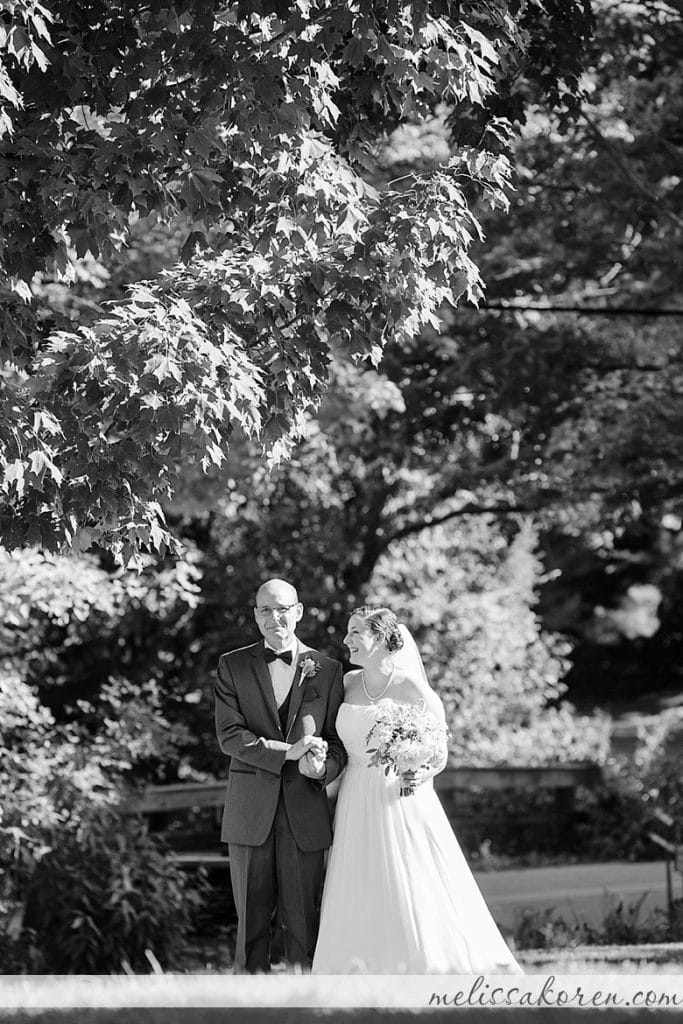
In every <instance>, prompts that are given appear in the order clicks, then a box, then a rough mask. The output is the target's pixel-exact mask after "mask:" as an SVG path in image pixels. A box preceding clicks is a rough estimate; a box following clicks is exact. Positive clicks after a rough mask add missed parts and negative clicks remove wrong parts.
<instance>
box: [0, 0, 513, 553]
mask: <svg viewBox="0 0 683 1024" xmlns="http://www.w3.org/2000/svg"><path fill="white" fill-rule="evenodd" d="M8 13H9V15H10V17H11V15H12V14H14V15H15V16H20V15H21V8H16V9H15V8H14V7H10V9H9V11H8ZM43 14H44V19H43V21H41V22H40V23H37V22H36V21H35V19H34V21H33V29H35V30H36V31H38V32H39V34H40V35H41V36H42V37H43V49H42V51H40V57H39V56H38V53H39V51H38V50H37V49H36V48H35V45H34V44H35V39H34V38H32V35H31V33H32V31H33V29H32V28H31V26H30V25H29V26H28V29H22V34H21V35H20V34H18V33H17V31H16V30H15V28H14V27H12V28H11V29H10V36H9V37H8V38H9V39H10V40H11V41H10V44H9V53H10V56H13V57H14V61H12V62H10V66H9V70H8V72H7V74H8V76H9V79H11V81H12V82H16V85H12V89H13V91H12V92H11V94H10V93H8V92H7V91H5V97H6V99H7V101H8V103H9V104H10V105H12V106H14V108H15V110H14V111H13V113H12V117H11V124H10V123H9V121H5V128H6V133H7V134H6V140H5V142H4V144H3V147H2V153H1V154H0V156H2V157H3V160H2V165H1V173H2V179H3V185H4V195H5V208H4V225H5V230H4V242H3V250H2V265H3V268H4V274H5V284H6V289H8V292H7V296H6V302H5V311H4V316H5V322H6V328H7V330H6V332H5V336H6V338H7V339H8V341H9V344H8V346H7V348H6V353H5V355H6V359H7V360H8V362H7V364H6V366H5V372H4V375H3V387H4V391H5V398H6V401H5V403H4V407H5V409H6V410H7V415H6V417H5V419H4V420H3V424H2V430H1V431H0V436H2V439H3V441H4V446H3V447H4V450H5V454H4V462H3V476H4V480H3V488H4V494H5V515H4V516H3V518H2V521H1V523H0V525H1V526H2V529H3V534H4V536H5V538H6V542H7V543H9V544H11V545H16V544H22V543H27V542H28V543H34V544H40V545H42V546H45V547H48V548H51V549H55V548H60V547H65V546H73V547H75V548H76V549H77V550H79V549H87V548H88V546H89V545H90V543H91V542H92V541H98V542H102V543H106V544H107V545H108V546H109V547H110V548H111V549H112V550H114V551H115V552H116V553H118V554H119V555H125V556H129V555H135V554H136V553H137V552H138V551H139V550H141V549H150V548H156V549H163V547H164V546H165V545H166V544H167V543H169V541H170V535H169V533H168V531H167V530H166V528H165V525H164V518H163V513H162V510H161V506H160V504H159V503H160V501H162V500H164V499H167V498H168V497H169V496H170V494H171V493H172V491H173V488H174V485H175V481H176V477H177V472H178V468H179V466H180V465H182V463H183V462H185V461H188V460H196V461H197V462H198V463H201V464H202V465H203V466H204V468H208V467H209V466H211V465H219V464H220V463H221V462H222V460H223V458H224V457H225V454H226V451H227V448H228V444H229V441H230V438H231V435H232V433H233V430H234V428H235V427H239V428H240V429H241V430H242V431H244V432H245V433H247V434H250V435H253V436H261V437H262V438H263V440H264V443H265V444H266V446H267V447H268V449H269V450H270V451H271V452H272V454H273V455H274V457H277V456H278V455H279V454H281V453H282V452H283V450H285V449H286V447H287V445H286V443H285V445H284V448H283V446H282V444H281V442H282V441H286V439H287V438H288V437H289V436H290V435H291V434H292V432H296V430H297V429H298V427H299V425H300V422H301V415H302V413H303V412H304V411H305V410H306V409H310V408H312V407H313V406H315V404H316V402H317V400H318V397H319V394H320V389H321V387H322V386H323V385H324V383H325V381H326V375H327V370H326V367H327V362H328V359H329V352H330V346H334V345H339V346H341V347H343V348H344V349H345V350H346V351H347V352H349V353H351V354H355V355H358V356H369V357H371V358H373V359H375V360H377V359H378V358H379V357H380V355H381V352H382V349H383V347H384V345H385V344H386V342H387V340H388V339H389V338H392V339H395V340H397V341H399V342H401V341H402V340H405V339H409V338H411V337H413V336H415V335H416V334H417V333H418V332H419V330H420V328H421V327H422V326H423V325H424V324H425V323H430V322H431V323H433V324H436V323H438V319H437V311H438V309H439V308H440V306H441V305H442V304H443V303H444V302H445V301H449V302H452V303H454V302H455V301H456V300H457V298H458V297H459V296H460V295H461V294H464V293H466V294H467V295H468V296H469V297H470V298H473V299H476V298H477V297H479V296H480V295H481V285H480V280H479V275H478V272H477V269H476V267H475V265H474V264H473V263H472V261H471V260H470V259H469V257H468V250H469V247H470V244H471V241H472V238H473V235H474V234H475V233H476V231H477V230H478V227H477V219H476V217H475V214H474V210H473V201H474V199H475V197H476V196H486V197H487V198H488V200H489V201H490V202H493V203H501V204H502V203H505V198H504V194H503V188H504V186H505V184H506V182H507V180H508V164H507V161H506V159H505V157H504V156H502V155H500V154H497V153H494V152H492V151H491V150H490V148H487V146H488V139H489V138H492V135H491V132H492V131H494V128H493V126H491V127H490V130H489V131H488V132H487V133H486V136H487V137H486V139H482V140H481V141H480V143H479V144H478V145H477V146H466V145H461V146H460V147H459V149H458V151H457V152H456V153H455V154H454V155H453V157H452V159H451V160H449V161H448V163H447V164H445V165H444V166H443V167H441V168H438V169H436V170H433V171H432V172H431V173H429V174H428V175H425V176H417V177H416V178H415V180H414V182H413V183H412V186H411V187H409V188H403V187H398V188H397V187H395V186H392V185H390V184H386V185H385V186H384V187H383V188H382V189H381V190H377V189H375V188H374V187H372V186H371V185H369V184H368V183H367V182H366V181H365V180H364V177H363V174H364V173H365V172H366V171H367V168H368V167H371V166H373V165H374V158H373V151H374V149H375V148H376V147H377V146H378V145H379V144H381V142H382V140H383V138H384V137H385V135H386V134H387V133H388V132H390V131H391V130H393V129H394V128H395V127H396V126H397V125H398V124H400V123H402V122H405V121H419V120H421V119H423V118H424V117H425V116H426V115H428V114H429V113H431V111H432V109H433V108H434V106H435V105H436V103H437V102H443V103H446V104H450V105H453V104H455V103H457V102H459V101H461V100H462V101H466V102H468V103H473V104H479V103H482V102H484V101H485V99H486V97H487V96H488V95H489V94H490V93H491V92H492V90H493V89H494V87H495V78H496V75H498V74H499V72H497V70H496V66H497V65H498V64H499V63H500V62H501V61H503V60H505V59H506V56H509V57H510V58H511V59H514V55H515V54H517V52H518V51H520V53H521V51H522V50H523V48H524V45H525V42H524V37H523V35H522V34H521V33H520V32H519V31H518V28H517V25H516V22H515V20H514V18H513V17H512V15H511V14H510V12H509V11H508V8H507V4H506V3H504V2H502V0H501V2H500V3H495V4H491V5H487V6H486V7H484V8H481V9H480V10H479V11H478V12H477V15H476V17H474V12H473V11H471V10H470V9H469V8H468V9H467V10H466V11H465V12H464V14H463V15H459V13H457V12H456V9H455V8H453V7H452V6H451V5H450V4H449V3H444V4H434V5H424V4H407V5H400V6H397V5H395V4H393V3H391V2H390V3H386V4H382V5H381V7H380V8H378V6H377V4H374V3H373V4H372V5H369V4H366V3H359V4H354V5H351V6H349V5H346V4H331V3H328V2H327V0H316V2H311V3H305V4H301V3H296V4H291V5H290V4H286V3H278V4H274V5H272V6H271V5H270V4H269V3H265V2H264V3H262V4H258V5H256V6H254V5H253V4H251V3H250V4H244V3H233V4H230V5H228V6H227V7H226V6H225V5H223V4H218V3H212V4H206V3H204V2H201V3H199V2H198V0H185V2H184V3H183V4H182V5H176V6H174V7H173V8H170V7H168V6H166V5H156V4H152V5H149V6H143V7H131V6H130V5H128V4H121V3H118V2H117V3H114V4H111V3H109V4H106V5H104V4H98V5H96V12H95V10H91V9H90V8H89V9H88V10H87V11H85V10H81V9H80V8H79V7H77V6H76V7H74V5H72V4H66V3H60V2H58V0H55V2H54V3H53V4H52V5H51V8H50V11H49V13H48V12H47V11H44V12H43ZM469 15H472V17H473V18H474V20H475V21H476V24H477V26H478V27H476V28H475V27H474V25H473V24H471V23H470V22H469V21H468V20H467V17H468V16H469ZM93 18H96V19H97V21H96V24H97V29H96V30H94V29H93V27H92V26H93V24H94V23H95V22H94V21H93ZM47 21H49V25H47V24H46V23H47ZM36 61H39V63H36ZM45 61H47V62H48V64H49V75H48V74H46V73H45V72H44V71H43V70H41V66H42V67H43V68H44V66H45ZM503 131H504V127H503V126H502V125H499V126H498V127H496V128H495V132H496V133H497V134H498V135H501V132H503ZM178 213H181V214H182V215H183V216H186V217H187V218H189V220H190V232H189V235H188V238H187V240H186V243H185V246H184V247H183V251H182V254H181V255H182V256H183V258H185V259H187V260H188V261H189V262H187V263H184V264H177V265H176V266H175V267H174V269H173V270H172V271H171V272H169V273H168V274H167V275H166V276H165V277H164V278H162V279H161V280H159V281H157V282H152V283H149V284H147V285H144V286H143V285H136V286H134V287H133V289H132V293H131V297H130V300H129V301H127V302H123V303H118V304H115V305H114V306H112V307H111V308H110V309H109V310H108V311H107V312H106V313H105V315H104V316H101V317H100V318H98V319H96V320H94V322H92V323H91V324H89V325H88V326H81V327H80V328H78V327H77V328H73V327H71V326H67V327H66V328H62V329H60V325H57V329H56V330H55V329H52V331H51V333H50V328H51V326H52V327H53V328H54V325H51V324H50V322H49V321H50V317H49V316H48V317H47V323H46V325H45V326H46V329H44V328H42V327H41V325H40V322H39V320H37V319H36V318H33V319H32V310H31V309H29V310H26V309H24V308H21V307H19V306H18V305H17V302H16V299H15V298H13V297H12V292H11V289H14V291H15V292H16V293H17V294H18V295H19V296H20V297H21V298H25V299H29V298H30V296H31V291H30V288H29V282H30V281H31V279H32V277H33V275H34V274H35V273H36V272H41V273H43V272H44V271H45V270H46V268H52V272H53V273H56V274H57V275H62V276H64V275H67V276H69V275H73V273H74V271H73V258H74V256H76V257H84V256H86V255H87V254H88V253H91V254H92V255H94V256H95V257H101V258H103V259H104V260H105V261H106V260H109V259H111V258H113V257H114V255H115V252H116V251H117V249H119V248H120V247H121V246H122V245H123V244H124V243H125V240H126V237H127V233H128V230H129V225H130V224H131V222H134V221H135V220H136V219H137V218H139V217H143V218H144V217H148V216H150V215H154V216H155V217H156V218H159V219H162V220H168V219H169V218H171V217H173V216H174V215H176V214H178ZM38 312H39V308H36V309H35V313H36V314H38Z"/></svg>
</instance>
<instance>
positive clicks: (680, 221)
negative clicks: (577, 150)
mask: <svg viewBox="0 0 683 1024" xmlns="http://www.w3.org/2000/svg"><path fill="white" fill-rule="evenodd" d="M581 116H582V117H583V118H584V120H585V122H586V124H587V125H588V126H589V128H590V129H591V132H592V133H593V137H594V138H595V139H596V140H597V141H598V142H599V143H600V145H601V146H602V148H603V149H604V150H605V152H606V153H607V154H608V155H609V156H610V157H611V159H612V163H613V164H614V165H615V166H616V167H618V168H619V170H620V171H621V172H622V174H623V175H624V176H625V177H626V178H627V179H628V180H629V181H630V182H631V184H632V185H633V186H634V188H636V189H637V190H638V191H639V192H640V193H641V195H644V196H647V198H648V199H649V200H650V201H654V202H657V203H662V207H661V209H662V213H663V214H664V216H665V217H668V219H669V220H671V221H673V222H674V224H676V226H677V227H679V228H683V217H679V216H678V214H677V213H674V212H673V210H668V209H667V208H666V206H664V204H663V196H661V195H660V194H659V193H658V192H656V191H653V190H652V189H651V188H648V186H647V184H646V182H644V181H642V180H641V178H639V177H638V175H637V174H635V173H634V172H633V171H632V170H631V168H630V167H629V166H628V164H627V163H626V162H625V161H624V160H623V159H622V156H621V154H620V153H619V151H618V150H617V148H616V146H615V145H614V143H612V142H610V140H609V139H607V138H605V136H604V135H603V134H602V132H601V130H600V127H599V125H597V124H596V123H595V121H594V120H593V118H592V117H590V115H589V114H587V113H586V111H585V109H583V108H582V109H581Z"/></svg>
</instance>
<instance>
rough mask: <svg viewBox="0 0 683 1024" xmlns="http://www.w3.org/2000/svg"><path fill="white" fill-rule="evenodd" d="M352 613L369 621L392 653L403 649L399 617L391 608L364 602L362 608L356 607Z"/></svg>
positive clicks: (373, 630)
mask: <svg viewBox="0 0 683 1024" xmlns="http://www.w3.org/2000/svg"><path fill="white" fill-rule="evenodd" d="M351 614H352V615H359V616H360V617H361V619H364V620H365V622H367V624H368V626H369V627H370V629H371V630H372V632H373V633H374V635H375V636H376V637H377V638H378V639H379V640H381V641H382V642H383V643H385V644H386V648H387V650H388V651H389V653H390V654H393V653H394V652H395V651H400V650H401V648H402V647H403V637H402V636H401V630H400V629H399V628H398V619H397V618H396V616H395V615H394V613H393V612H392V611H391V609H390V608H383V607H381V606H378V605H372V604H364V605H361V607H360V608H354V609H353V611H352V612H351Z"/></svg>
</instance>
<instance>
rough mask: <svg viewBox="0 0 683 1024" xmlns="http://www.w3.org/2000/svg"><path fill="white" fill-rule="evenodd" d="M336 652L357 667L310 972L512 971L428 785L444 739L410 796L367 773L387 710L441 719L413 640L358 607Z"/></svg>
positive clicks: (347, 698)
mask: <svg viewBox="0 0 683 1024" xmlns="http://www.w3.org/2000/svg"><path fill="white" fill-rule="evenodd" d="M344 643H345V644H346V646H347V647H348V648H349V651H350V652H351V660H352V661H353V663H354V664H356V665H359V666H360V668H359V670H357V671H353V672H349V673H347V675H346V677H345V679H344V686H345V693H344V702H343V704H342V705H341V707H340V709H339V714H338V716H337V731H338V733H339V736H340V737H341V739H342V741H343V743H344V746H345V747H346V750H347V753H348V764H347V768H346V772H345V774H344V777H343V779H342V783H341V788H340V791H339V797H338V800H337V808H336V815H335V824H334V842H333V844H332V849H331V852H330V859H329V863H328V868H327V877H326V880H325V888H324V892H323V901H322V911H321V918H320V932H319V936H318V944H317V946H316V950H315V956H314V959H313V968H312V972H313V973H314V974H352V973H356V972H363V973H368V974H403V973H405V974H429V973H442V974H484V973H492V974H496V973H497V974H502V973H514V974H521V973H522V970H521V968H520V967H519V965H518V964H517V963H516V961H515V960H514V958H513V956H512V954H511V953H510V950H509V949H508V947H507V946H506V944H505V942H504V940H503V938H502V936H501V934H500V932H499V931H498V928H497V927H496V924H495V922H494V921H493V918H492V917H491V915H490V913H489V910H488V908H487V906H486V904H485V902H484V899H483V897H482V895H481V893H480V891H479V888H478V887H477V883H476V882H475V880H474V878H473V876H472V873H471V871H470V869H469V867H468V865H467V862H466V861H465V858H464V856H463V854H462V851H461V849H460V846H459V844H458V841H457V839H456V838H455V835H454V834H453V832H452V830H451V827H450V825H449V823H448V819H447V818H446V815H445V812H444V810H443V808H442V807H441V803H440V801H439V798H438V797H437V795H436V793H435V791H434V788H433V783H432V779H431V776H433V775H435V774H437V773H438V772H439V771H441V770H442V769H443V767H444V766H445V763H446V748H445V741H444V743H443V757H442V759H441V763H440V765H439V766H436V767H434V768H431V769H428V770H427V769H421V770H420V772H421V774H419V775H418V777H417V778H414V779H413V781H412V785H413V788H412V790H411V795H407V796H401V795H400V789H401V780H400V779H399V777H398V776H397V775H396V774H395V773H394V772H393V771H391V772H389V774H388V775H387V774H385V771H384V769H383V768H381V767H374V766H371V765H369V761H370V757H371V755H370V754H369V753H368V750H367V747H368V742H367V737H368V733H369V731H370V729H371V728H372V725H373V721H375V719H376V716H377V714H378V709H380V708H381V707H382V706H383V705H385V706H386V702H396V703H398V704H420V707H424V708H425V709H426V711H427V712H428V713H429V714H430V715H432V716H433V717H434V719H436V720H437V721H438V722H439V723H443V722H444V720H445V715H444V710H443V705H442V703H441V700H440V699H439V697H438V695H437V694H436V693H435V691H434V690H432V689H431V687H430V686H429V684H428V683H427V679H426V676H425V674H424V668H423V666H422V659H421V658H420V655H419V652H418V650H417V648H416V646H415V642H414V640H413V638H412V636H411V634H410V632H409V631H408V630H407V629H406V627H405V626H402V625H399V623H398V622H397V619H396V616H395V615H394V613H393V612H391V611H390V610H389V609H387V608H376V607H371V606H364V607H362V608H357V609H356V610H355V611H354V612H353V614H352V615H351V618H350V619H349V623H348V630H347V634H346V637H345V638H344ZM370 745H372V744H370ZM307 756H310V757H311V758H314V757H315V755H314V754H310V755H307ZM403 785H404V790H403V791H404V792H405V791H406V790H405V781H404V783H403Z"/></svg>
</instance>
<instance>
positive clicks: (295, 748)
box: [285, 736, 325, 761]
mask: <svg viewBox="0 0 683 1024" xmlns="http://www.w3.org/2000/svg"><path fill="white" fill-rule="evenodd" d="M324 743H325V740H323V739H322V738H321V737H320V736H303V737H302V738H301V739H300V740H297V741H296V743H292V745H291V747H290V748H289V750H288V751H287V753H286V754H285V761H298V760H299V759H300V758H302V757H303V756H304V754H307V753H308V751H309V750H311V749H313V748H321V747H322V745H323V744H324Z"/></svg>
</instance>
